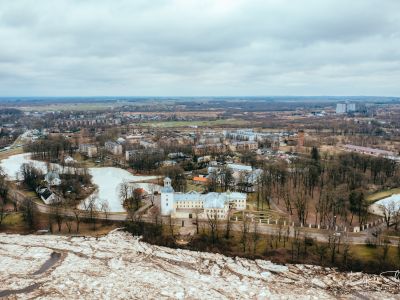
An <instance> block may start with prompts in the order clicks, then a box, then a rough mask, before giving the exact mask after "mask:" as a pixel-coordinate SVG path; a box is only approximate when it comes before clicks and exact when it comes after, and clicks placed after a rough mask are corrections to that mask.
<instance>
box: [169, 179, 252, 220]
mask: <svg viewBox="0 0 400 300" xmlns="http://www.w3.org/2000/svg"><path fill="white" fill-rule="evenodd" d="M246 200H247V195H246V194H243V193H236V192H235V193H233V192H226V193H208V194H200V193H198V192H195V191H191V192H189V193H175V191H174V189H173V188H172V186H171V179H170V178H168V177H166V178H165V179H164V187H163V188H162V189H161V214H162V215H164V216H171V217H172V218H189V219H190V218H195V216H196V214H198V217H199V219H207V218H215V217H217V218H218V219H221V220H223V219H226V218H227V216H228V212H229V210H230V209H234V210H245V209H246Z"/></svg>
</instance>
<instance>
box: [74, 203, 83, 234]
mask: <svg viewBox="0 0 400 300" xmlns="http://www.w3.org/2000/svg"><path fill="white" fill-rule="evenodd" d="M72 212H73V214H74V218H75V223H76V232H77V233H78V232H79V225H80V224H81V216H82V214H83V211H82V210H80V209H78V208H74V209H73V211H72Z"/></svg>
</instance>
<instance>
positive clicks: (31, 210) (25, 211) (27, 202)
mask: <svg viewBox="0 0 400 300" xmlns="http://www.w3.org/2000/svg"><path fill="white" fill-rule="evenodd" d="M21 210H22V215H23V218H24V220H25V222H26V223H27V225H28V227H29V228H31V229H33V227H34V224H35V221H36V219H35V212H36V206H35V203H34V202H33V200H32V199H30V198H25V199H24V200H23V201H22V203H21Z"/></svg>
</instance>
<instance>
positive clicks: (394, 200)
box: [375, 194, 400, 210]
mask: <svg viewBox="0 0 400 300" xmlns="http://www.w3.org/2000/svg"><path fill="white" fill-rule="evenodd" d="M375 204H378V205H383V206H385V207H386V208H389V207H390V206H392V207H393V208H394V209H395V210H397V209H399V208H400V194H396V195H392V196H390V197H387V198H384V199H382V200H379V201H377V202H375Z"/></svg>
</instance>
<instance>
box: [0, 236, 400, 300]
mask: <svg viewBox="0 0 400 300" xmlns="http://www.w3.org/2000/svg"><path fill="white" fill-rule="evenodd" d="M54 252H56V253H60V254H61V255H59V257H57V258H56V259H55V261H53V263H54V264H48V262H49V261H48V260H49V258H50V257H51V254H52V253H54ZM53 257H54V254H53ZM46 262H47V263H46ZM46 265H47V268H46ZM48 267H50V268H48ZM0 270H1V271H0V296H3V297H9V298H11V299H15V298H18V299H32V298H36V297H39V298H41V299H57V298H64V299H132V298H138V299H151V298H154V299H163V298H186V299H295V298H296V299H335V298H337V297H339V298H342V299H343V298H349V299H357V298H359V299H378V298H379V299H391V298H393V299H398V298H399V296H398V295H396V293H397V292H398V289H399V283H396V282H395V281H396V280H395V279H394V278H392V279H390V278H383V277H380V276H372V275H365V274H360V273H353V274H351V273H347V274H345V273H338V272H335V271H333V270H330V269H322V268H319V267H312V266H304V265H288V266H280V265H275V264H272V263H270V262H268V261H263V260H256V261H251V260H247V259H241V258H236V259H234V258H228V257H225V256H223V255H218V254H212V253H202V252H193V251H186V250H176V249H170V248H165V247H158V246H153V245H149V244H147V243H143V242H141V241H139V239H137V238H134V237H132V236H130V235H129V234H126V233H124V232H118V231H117V232H113V233H110V234H109V235H107V236H105V237H102V238H99V239H96V238H84V237H63V236H35V235H27V236H20V235H6V234H0ZM15 292H18V293H15Z"/></svg>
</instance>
